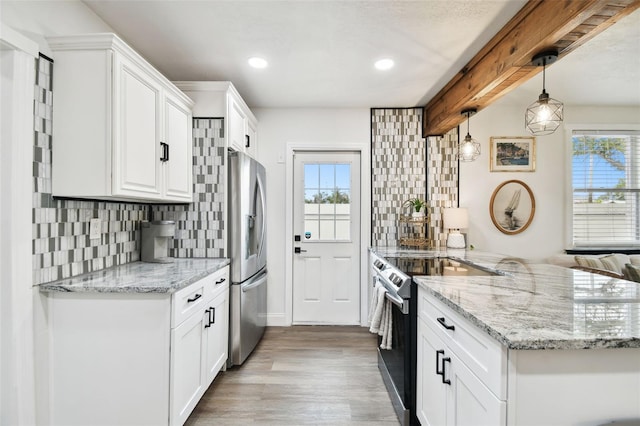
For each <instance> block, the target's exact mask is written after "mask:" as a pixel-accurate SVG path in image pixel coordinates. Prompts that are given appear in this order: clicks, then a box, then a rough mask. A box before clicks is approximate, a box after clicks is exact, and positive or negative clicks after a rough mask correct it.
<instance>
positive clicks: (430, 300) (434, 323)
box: [418, 289, 508, 400]
mask: <svg viewBox="0 0 640 426" xmlns="http://www.w3.org/2000/svg"><path fill="white" fill-rule="evenodd" d="M418 315H419V316H420V318H422V319H423V320H424V322H425V323H426V324H427V325H428V326H429V327H430V328H431V329H432V330H433V331H434V332H435V333H436V334H437V335H438V336H439V337H440V338H441V339H442V340H443V341H444V343H445V344H446V345H448V346H449V348H450V349H451V350H452V351H453V352H454V353H455V354H456V356H457V357H458V358H459V359H460V360H461V361H462V362H463V363H464V364H465V365H466V366H467V368H469V370H471V372H472V373H473V374H475V375H476V376H477V377H478V378H479V379H480V381H482V382H483V383H484V385H485V386H487V387H488V388H489V389H490V390H491V391H492V392H493V393H494V394H495V395H496V396H497V397H498V398H499V399H501V400H506V399H507V354H508V351H507V348H506V346H504V345H502V344H500V342H498V341H497V340H495V339H494V338H492V337H491V336H489V335H488V334H487V333H486V332H485V331H483V330H481V329H480V328H478V326H476V325H474V324H472V323H471V322H470V321H469V320H467V319H466V318H463V317H462V316H461V315H460V314H458V313H457V312H454V311H453V310H452V309H451V308H449V307H448V306H446V305H445V304H444V303H442V302H441V301H439V300H438V299H436V298H435V297H434V296H432V295H431V294H429V293H428V292H427V291H425V290H423V289H421V290H420V292H419V293H418Z"/></svg>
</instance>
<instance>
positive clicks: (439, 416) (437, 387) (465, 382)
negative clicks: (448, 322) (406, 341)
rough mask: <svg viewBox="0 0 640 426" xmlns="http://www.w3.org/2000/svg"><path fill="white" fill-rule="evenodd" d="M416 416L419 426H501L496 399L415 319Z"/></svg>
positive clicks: (501, 404)
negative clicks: (416, 342)
mask: <svg viewBox="0 0 640 426" xmlns="http://www.w3.org/2000/svg"><path fill="white" fill-rule="evenodd" d="M418 336H419V337H418V339H419V343H418V382H417V416H418V419H419V420H420V422H421V423H422V425H423V426H427V425H429V426H436V425H504V424H505V421H506V403H505V401H501V400H499V399H498V398H497V397H496V396H495V395H494V394H493V393H492V392H491V391H490V390H489V389H488V388H487V387H486V386H484V384H482V382H481V381H480V380H479V379H478V378H477V377H476V376H475V375H474V374H473V373H472V372H471V370H469V368H467V367H466V365H465V364H464V363H463V362H462V361H461V360H460V358H458V357H457V356H456V355H455V353H454V352H453V351H452V350H451V348H450V347H449V346H447V345H446V344H445V343H444V342H443V341H442V339H440V338H439V337H438V336H437V335H436V333H435V332H434V331H433V330H432V329H431V328H430V327H429V326H428V325H427V324H426V323H425V321H424V320H423V319H419V322H418Z"/></svg>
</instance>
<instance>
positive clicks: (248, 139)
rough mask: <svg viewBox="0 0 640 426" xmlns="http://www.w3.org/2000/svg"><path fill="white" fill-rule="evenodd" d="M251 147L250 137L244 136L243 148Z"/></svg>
mask: <svg viewBox="0 0 640 426" xmlns="http://www.w3.org/2000/svg"><path fill="white" fill-rule="evenodd" d="M250 146H251V137H250V136H249V135H244V147H245V148H249V147H250Z"/></svg>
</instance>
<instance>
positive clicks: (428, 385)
mask: <svg viewBox="0 0 640 426" xmlns="http://www.w3.org/2000/svg"><path fill="white" fill-rule="evenodd" d="M444 349H445V345H444V343H442V341H441V340H440V338H439V337H437V336H436V335H435V334H434V333H433V331H431V329H430V328H429V327H428V326H427V325H426V324H425V323H424V320H423V319H422V318H418V348H417V350H418V362H417V364H418V366H417V370H418V371H417V373H416V374H417V376H416V380H417V383H416V416H417V417H418V420H420V423H421V424H422V426H444V425H446V422H447V392H448V390H447V388H446V386H447V384H446V383H443V382H442V376H441V374H444V373H443V372H442V365H443V358H444V356H445V355H444Z"/></svg>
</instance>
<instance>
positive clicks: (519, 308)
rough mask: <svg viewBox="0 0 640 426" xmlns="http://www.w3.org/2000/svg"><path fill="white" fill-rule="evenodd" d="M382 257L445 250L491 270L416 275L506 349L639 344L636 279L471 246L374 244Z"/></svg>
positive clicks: (431, 254) (437, 254)
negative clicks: (485, 273) (470, 273)
mask: <svg viewBox="0 0 640 426" xmlns="http://www.w3.org/2000/svg"><path fill="white" fill-rule="evenodd" d="M371 251H372V252H374V253H376V254H378V255H379V256H381V257H449V258H452V259H460V260H463V261H465V262H468V263H471V264H473V265H477V266H480V267H483V268H487V269H491V270H494V271H496V272H497V273H498V274H499V275H496V276H468V277H466V276H423V277H416V278H414V279H415V282H416V283H418V285H419V286H420V287H422V288H424V289H425V290H426V291H428V292H429V293H431V294H433V295H434V296H435V297H436V298H438V299H439V300H441V301H442V302H443V303H445V304H446V305H448V306H449V307H451V308H452V309H454V310H455V311H456V312H458V313H460V314H461V315H462V316H464V317H465V318H467V319H468V320H470V321H471V322H472V323H474V324H475V325H477V326H478V327H479V328H480V329H482V330H485V331H486V332H487V333H488V334H489V335H490V336H492V337H494V338H495V339H497V340H498V341H499V342H501V343H503V344H504V345H506V346H507V347H508V348H509V349H595V348H621V347H627V348H640V284H638V283H634V282H630V281H625V280H618V279H614V278H609V277H605V276H600V275H595V274H590V273H587V272H582V271H577V270H573V269H568V268H563V267H560V266H555V265H548V264H540V263H529V262H527V261H526V260H523V259H518V258H510V257H508V256H502V255H496V254H489V253H483V252H476V251H464V250H463V251H460V250H456V251H450V252H447V251H444V250H443V251H438V250H403V249H397V248H387V247H373V248H371Z"/></svg>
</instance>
